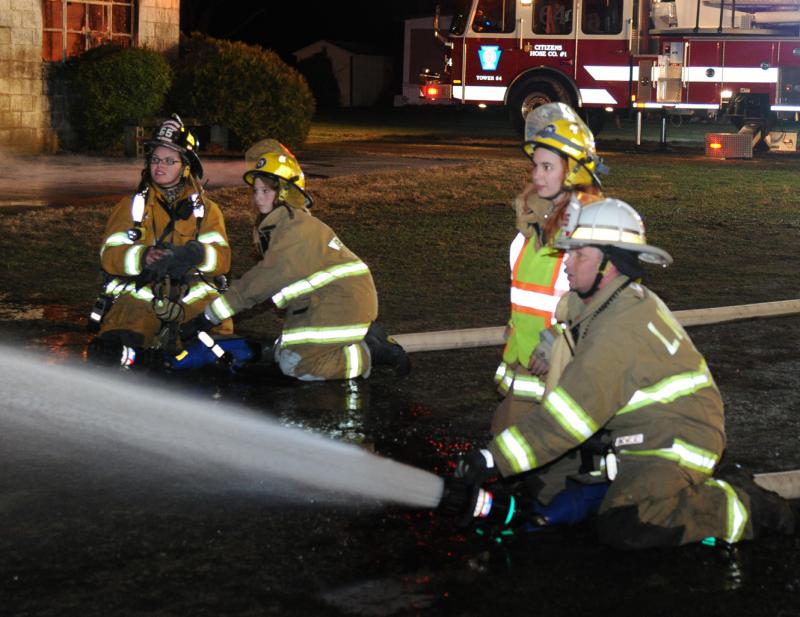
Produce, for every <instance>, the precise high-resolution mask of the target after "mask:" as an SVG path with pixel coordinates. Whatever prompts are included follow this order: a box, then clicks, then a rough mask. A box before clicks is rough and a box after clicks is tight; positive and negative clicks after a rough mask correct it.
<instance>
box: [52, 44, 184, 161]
mask: <svg viewBox="0 0 800 617" xmlns="http://www.w3.org/2000/svg"><path fill="white" fill-rule="evenodd" d="M73 62H74V63H73V65H72V66H71V67H70V68H69V69H68V71H67V73H66V77H67V80H68V83H69V90H70V104H69V109H70V120H71V122H72V124H73V126H74V128H75V130H76V132H77V140H78V146H79V147H80V148H82V149H87V150H101V151H107V150H110V149H114V148H117V147H119V145H120V144H121V143H122V138H123V128H124V126H125V124H128V123H138V121H139V120H140V119H141V118H145V117H148V116H154V115H158V114H159V113H160V112H161V109H162V107H163V104H164V100H165V98H166V95H167V92H168V91H169V87H170V84H171V83H172V69H171V68H170V66H169V63H168V62H167V61H166V60H165V59H164V57H163V56H162V55H161V54H158V53H156V52H154V51H151V50H149V49H142V48H130V47H119V46H116V45H102V46H100V47H96V48H94V49H90V50H89V51H87V52H86V53H85V54H83V55H81V56H79V57H78V58H76V59H75V60H74V61H73Z"/></svg>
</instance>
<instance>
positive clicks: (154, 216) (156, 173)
mask: <svg viewBox="0 0 800 617" xmlns="http://www.w3.org/2000/svg"><path fill="white" fill-rule="evenodd" d="M197 146H198V144H197V141H196V139H195V137H194V135H192V133H191V132H190V131H189V130H188V129H187V128H186V127H185V126H184V125H183V122H182V121H181V119H180V118H179V117H178V116H177V115H173V116H172V118H170V119H169V120H167V121H165V122H164V123H163V124H162V125H161V126H160V127H159V128H158V130H157V131H156V133H155V135H154V137H153V139H152V140H150V141H148V142H146V143H145V167H144V170H143V171H142V179H141V182H140V184H139V187H138V188H137V189H136V192H135V193H134V194H133V196H132V197H126V198H124V199H122V200H121V201H120V202H119V203H118V204H117V205H116V206H115V208H114V210H113V212H112V213H111V217H110V218H109V220H108V223H107V224H106V229H105V232H104V235H103V244H102V246H101V248H100V261H101V267H102V270H103V272H104V277H105V284H104V289H103V293H102V294H101V296H100V297H99V298H98V300H97V302H96V304H95V308H94V310H93V311H92V315H91V318H90V324H93V325H94V326H95V327H98V326H99V331H100V334H99V336H98V338H97V339H95V341H94V342H93V348H94V349H95V350H98V351H100V352H101V353H104V354H109V355H110V354H114V355H116V354H117V353H120V352H121V356H120V358H121V362H122V364H131V363H133V362H135V354H136V351H137V350H141V349H142V348H145V349H151V348H152V349H161V350H164V352H165V353H174V352H175V351H176V350H177V349H178V348H180V346H181V341H180V340H179V339H178V329H179V325H180V324H181V323H183V322H186V321H189V320H191V319H193V318H194V317H195V316H196V315H197V314H198V313H201V312H202V311H203V309H204V308H205V306H206V305H207V304H208V303H209V302H211V301H212V300H213V299H215V298H216V297H217V296H218V287H219V285H220V283H221V282H222V280H224V275H225V273H227V272H228V271H229V270H230V266H231V249H230V246H229V245H228V237H227V234H226V232H225V222H224V220H223V216H222V211H221V210H220V208H219V206H217V204H215V203H214V202H213V201H212V200H211V199H209V198H208V196H207V195H206V194H205V192H204V190H203V187H202V186H201V184H200V180H201V178H202V177H203V167H202V164H201V163H200V158H199V157H198V155H197ZM232 327H233V324H232V321H231V320H226V321H225V322H224V323H221V324H220V326H219V327H218V329H217V331H218V332H219V333H221V334H230V333H231V332H232Z"/></svg>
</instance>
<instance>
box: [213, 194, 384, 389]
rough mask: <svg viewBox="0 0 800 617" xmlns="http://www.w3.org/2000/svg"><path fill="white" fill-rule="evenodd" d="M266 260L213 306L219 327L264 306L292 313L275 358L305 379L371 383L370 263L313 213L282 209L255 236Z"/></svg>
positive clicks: (373, 295)
mask: <svg viewBox="0 0 800 617" xmlns="http://www.w3.org/2000/svg"><path fill="white" fill-rule="evenodd" d="M255 237H256V241H257V243H258V247H259V250H260V252H261V255H262V257H261V261H260V262H259V263H257V264H256V265H255V266H254V267H253V268H251V269H250V270H249V271H248V272H247V273H245V274H244V275H243V276H242V277H241V278H240V279H238V280H235V281H233V282H232V283H231V286H230V288H229V289H228V290H227V291H226V292H225V294H224V295H222V296H220V297H219V298H218V299H216V300H215V301H214V302H213V303H211V304H210V305H209V306H208V307H207V308H206V311H205V314H206V317H208V319H210V320H211V321H212V322H213V323H218V322H219V321H220V320H222V319H226V318H228V317H231V316H233V315H235V314H236V313H239V312H240V311H243V310H245V309H249V308H251V307H253V306H255V305H257V304H260V303H262V302H265V301H268V300H270V301H272V302H273V303H274V305H275V306H276V307H278V308H279V309H283V310H284V311H285V320H284V323H283V329H282V332H281V336H280V337H279V338H278V340H277V341H276V342H275V348H274V354H275V360H276V361H277V362H278V363H279V364H280V367H281V370H282V371H283V372H284V374H286V375H289V376H292V377H296V378H298V379H303V380H320V379H350V378H355V377H359V376H363V377H366V376H368V375H369V372H370V369H371V363H370V355H369V351H368V350H367V347H366V344H364V342H363V340H364V336H365V334H366V333H367V329H368V328H369V325H370V323H371V322H372V321H373V320H375V318H376V317H377V315H378V296H377V292H376V290H375V284H374V282H373V280H372V275H371V274H370V271H369V268H368V267H367V265H366V264H365V263H364V262H363V261H361V259H359V258H358V256H357V255H356V254H355V253H353V252H352V251H351V250H350V249H348V248H347V246H345V245H344V243H343V242H342V241H341V240H340V239H339V238H338V237H337V236H336V234H335V233H334V231H333V230H332V229H331V228H330V227H329V226H328V225H326V224H325V223H323V222H322V221H320V220H319V219H317V218H316V217H314V216H312V215H311V214H310V213H309V212H308V211H307V210H306V209H301V208H293V207H291V206H288V205H280V206H277V207H276V208H275V209H274V210H272V211H271V212H269V213H268V214H267V215H266V217H264V219H263V220H262V221H261V223H260V224H259V225H258V227H257V229H256V231H255Z"/></svg>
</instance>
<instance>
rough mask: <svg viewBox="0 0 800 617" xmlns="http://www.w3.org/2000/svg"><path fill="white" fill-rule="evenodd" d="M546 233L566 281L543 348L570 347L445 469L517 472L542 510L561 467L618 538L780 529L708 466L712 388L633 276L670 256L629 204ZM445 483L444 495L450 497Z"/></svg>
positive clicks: (609, 538)
mask: <svg viewBox="0 0 800 617" xmlns="http://www.w3.org/2000/svg"><path fill="white" fill-rule="evenodd" d="M556 246H557V247H558V248H560V249H562V250H566V251H568V255H567V264H566V269H567V275H568V277H569V283H570V289H571V292H570V293H569V294H567V295H566V296H565V297H564V298H563V299H562V301H561V303H562V304H563V305H565V307H566V309H565V316H564V321H563V323H562V324H559V325H558V326H553V327H552V330H554V332H555V336H556V342H555V343H554V345H553V347H554V348H555V347H556V346H563V347H564V348H565V349H567V350H568V354H569V356H570V359H569V361H568V362H567V363H566V364H564V365H563V366H561V367H553V366H551V367H550V371H551V372H555V373H556V375H555V377H556V385H555V387H554V388H553V389H552V390H551V391H550V392H549V393H548V394H547V395H545V397H544V399H543V400H542V401H541V402H538V401H531V402H530V403H529V404H528V410H527V413H526V414H525V415H524V416H522V417H521V418H519V419H518V420H517V422H516V423H515V424H514V425H512V426H509V427H508V428H506V429H505V430H503V431H501V432H500V433H499V434H497V435H496V436H495V437H494V439H493V440H492V441H491V442H490V443H489V445H488V446H487V447H486V448H485V449H482V450H473V451H471V452H469V453H467V455H465V456H464V457H463V458H462V459H461V460H460V461H459V462H458V466H457V470H456V476H457V477H460V478H462V480H463V481H464V482H466V483H467V484H469V485H482V484H484V482H485V481H486V480H487V479H488V478H490V477H491V476H498V475H499V476H502V477H504V478H505V477H514V476H519V477H520V478H525V482H524V484H525V486H527V487H528V490H529V491H530V492H531V493H533V494H534V495H535V499H536V501H537V503H538V504H539V505H542V504H543V505H544V507H543V508H542V510H541V511H542V512H545V513H548V510H547V507H546V506H547V504H551V503H554V502H555V501H556V500H557V497H558V496H559V494H563V493H562V492H563V491H564V490H565V486H567V480H568V479H571V480H575V479H579V480H581V482H586V483H587V485H588V483H591V482H596V481H599V482H605V483H606V485H607V492H605V493H604V495H603V497H602V501H601V502H599V509H598V511H597V529H598V535H599V539H600V541H601V542H603V543H606V544H609V545H611V546H614V547H616V548H621V549H638V548H647V547H655V546H674V545H680V544H686V543H691V542H700V541H703V540H706V539H709V538H714V539H719V540H722V541H724V542H726V543H729V544H733V543H735V542H738V541H739V540H744V539H750V538H754V537H757V536H759V535H761V534H763V533H767V532H778V533H786V534H789V533H793V530H794V526H795V517H794V514H793V512H792V510H791V508H790V506H789V505H788V503H787V502H786V501H784V500H783V499H782V498H781V497H779V496H778V495H777V494H775V493H772V492H770V491H766V490H764V489H763V488H761V487H759V486H758V485H757V484H756V483H755V482H754V481H753V478H752V476H751V475H749V474H747V473H746V472H744V470H742V469H741V468H740V467H738V466H734V465H728V464H723V465H722V466H720V465H719V463H720V458H721V456H722V453H723V450H724V448H725V426H724V413H723V404H722V399H721V397H720V393H719V390H718V389H717V386H716V384H715V383H714V379H713V378H712V376H711V374H710V372H709V369H708V366H707V365H706V362H705V359H704V358H703V356H702V355H701V354H700V353H699V352H698V350H697V349H696V348H695V346H694V344H693V343H692V341H691V339H690V338H689V336H688V335H687V333H686V331H685V330H684V329H683V327H682V326H681V325H680V324H679V323H678V321H677V320H676V318H675V317H674V316H673V315H672V313H671V312H670V311H669V309H668V308H667V307H666V305H665V304H664V303H663V302H662V301H661V300H660V299H659V298H658V296H656V295H655V294H654V293H653V292H652V291H650V290H649V289H647V288H646V287H644V286H643V285H641V284H640V283H639V282H638V281H639V279H640V278H641V276H642V274H643V268H642V262H646V263H653V264H660V265H663V266H666V265H668V264H669V263H671V262H672V258H671V257H670V256H669V255H668V254H667V253H666V252H665V251H663V250H661V249H659V248H657V247H655V246H652V245H649V244H647V242H646V239H645V233H644V226H643V224H642V220H641V218H640V217H639V215H638V213H637V212H636V211H635V210H634V209H633V208H632V207H631V206H629V205H628V204H626V203H624V202H621V201H619V200H616V199H603V200H602V201H599V202H596V203H593V204H590V205H588V206H586V207H585V208H583V209H582V210H581V212H580V214H579V216H578V220H577V225H576V227H575V229H574V230H573V232H572V234H571V235H570V236H569V237H561V238H559V239H558V240H557V241H556ZM580 453H583V454H587V455H588V456H579V454H580ZM520 474H523V475H521V476H520ZM454 486H458V485H454ZM570 490H572V489H570ZM582 490H584V489H580V490H578V491H577V492H576V491H573V492H572V493H570V494H571V495H573V496H574V495H577V494H586V493H581V491H582ZM456 495H458V492H457V491H451V493H450V496H449V497H448V499H446V500H444V501H446V502H448V504H449V508H450V509H452V508H453V505H454V504H456V503H457V501H458V500H457V499H455V498H454V497H455V496H456ZM479 495H480V491H466V492H465V493H461V499H462V500H463V501H462V503H461V504H460V507H462V508H463V509H464V511H465V512H469V513H470V515H471V516H476V517H479V518H480V517H481V516H484V515H485V508H484V506H485V505H486V504H485V503H484V504H481V503H479V502H480V498H479ZM465 497H466V498H465ZM537 507H538V505H537ZM509 516H510V515H509Z"/></svg>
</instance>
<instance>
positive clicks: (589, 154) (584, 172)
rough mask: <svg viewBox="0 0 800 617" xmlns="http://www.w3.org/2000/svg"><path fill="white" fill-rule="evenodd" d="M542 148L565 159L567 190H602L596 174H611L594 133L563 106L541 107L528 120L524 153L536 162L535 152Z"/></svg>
mask: <svg viewBox="0 0 800 617" xmlns="http://www.w3.org/2000/svg"><path fill="white" fill-rule="evenodd" d="M539 147H544V148H547V149H549V150H552V151H553V152H555V153H556V154H558V155H560V156H561V157H563V158H564V159H566V161H567V164H568V169H567V174H566V176H565V177H564V187H565V188H572V187H575V186H591V185H594V186H596V187H598V188H600V186H601V184H600V178H598V176H597V174H599V173H602V174H606V173H608V168H607V167H606V166H605V165H604V164H603V161H602V159H601V158H600V157H599V156H598V155H597V149H596V147H595V143H594V135H593V134H592V131H591V130H590V129H589V127H588V126H586V123H585V122H584V121H583V120H581V118H580V116H578V114H577V113H575V110H573V109H572V108H571V107H570V106H569V105H565V104H564V103H547V104H546V105H540V106H539V107H537V108H536V109H534V110H533V111H531V112H530V113H529V114H528V115H527V117H526V118H525V141H524V143H523V145H522V149H523V150H524V151H525V154H526V155H528V157H529V158H530V159H531V160H533V152H534V150H536V148H539Z"/></svg>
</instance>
